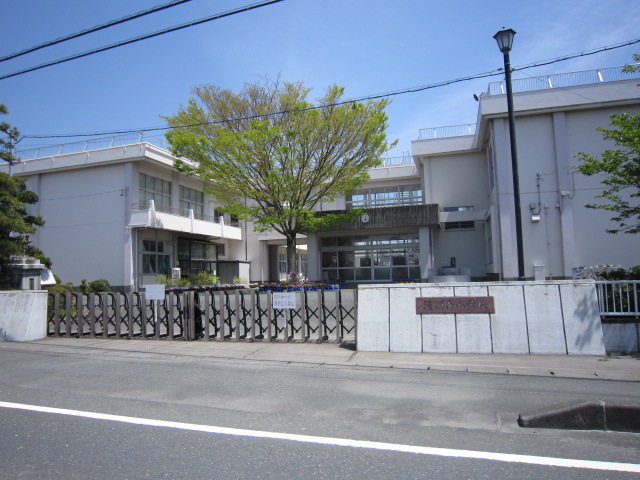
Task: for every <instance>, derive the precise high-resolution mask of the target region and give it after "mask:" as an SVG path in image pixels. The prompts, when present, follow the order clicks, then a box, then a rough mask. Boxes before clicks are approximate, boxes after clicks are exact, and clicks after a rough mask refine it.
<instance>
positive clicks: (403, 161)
mask: <svg viewBox="0 0 640 480" xmlns="http://www.w3.org/2000/svg"><path fill="white" fill-rule="evenodd" d="M411 163H413V157H412V156H411V154H410V153H409V152H404V153H403V154H402V155H399V156H397V157H386V158H383V159H382V164H381V165H380V166H378V167H376V168H384V167H393V166H396V165H409V164H411Z"/></svg>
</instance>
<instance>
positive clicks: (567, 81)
mask: <svg viewBox="0 0 640 480" xmlns="http://www.w3.org/2000/svg"><path fill="white" fill-rule="evenodd" d="M623 68H624V67H608V68H598V69H595V70H584V71H581V72H571V73H557V74H554V75H541V76H539V77H529V78H518V79H515V80H512V81H511V85H512V89H513V92H514V93H517V92H532V91H534V90H547V89H550V88H562V87H576V86H579V85H590V84H594V83H604V82H617V81H621V80H629V79H634V78H640V72H630V73H626V72H623V71H622V69H623ZM506 93H507V90H506V86H505V82H504V80H502V81H499V82H491V83H490V84H489V88H488V89H487V93H486V95H503V94H506Z"/></svg>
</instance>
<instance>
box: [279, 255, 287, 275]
mask: <svg viewBox="0 0 640 480" xmlns="http://www.w3.org/2000/svg"><path fill="white" fill-rule="evenodd" d="M279 250H280V251H279V252H278V272H279V273H280V274H284V275H286V274H287V273H289V272H287V252H286V250H285V251H284V252H283V251H282V249H279Z"/></svg>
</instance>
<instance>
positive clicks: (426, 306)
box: [416, 297, 496, 314]
mask: <svg viewBox="0 0 640 480" xmlns="http://www.w3.org/2000/svg"><path fill="white" fill-rule="evenodd" d="M416 313H418V314H430V313H432V314H443V313H445V314H446V313H496V308H495V305H494V302H493V297H426V298H416Z"/></svg>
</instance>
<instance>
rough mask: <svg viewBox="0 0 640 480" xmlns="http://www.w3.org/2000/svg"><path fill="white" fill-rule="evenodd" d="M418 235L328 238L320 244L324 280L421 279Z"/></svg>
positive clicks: (323, 239)
mask: <svg viewBox="0 0 640 480" xmlns="http://www.w3.org/2000/svg"><path fill="white" fill-rule="evenodd" d="M419 243H420V242H419V238H418V234H411V233H409V234H399V235H395V234H394V235H391V234H389V235H372V236H354V237H351V236H345V237H325V238H322V239H321V241H320V251H321V267H322V278H323V280H329V281H331V280H343V281H360V282H366V281H392V280H394V281H402V280H417V279H420V261H419V256H420V245H419Z"/></svg>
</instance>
